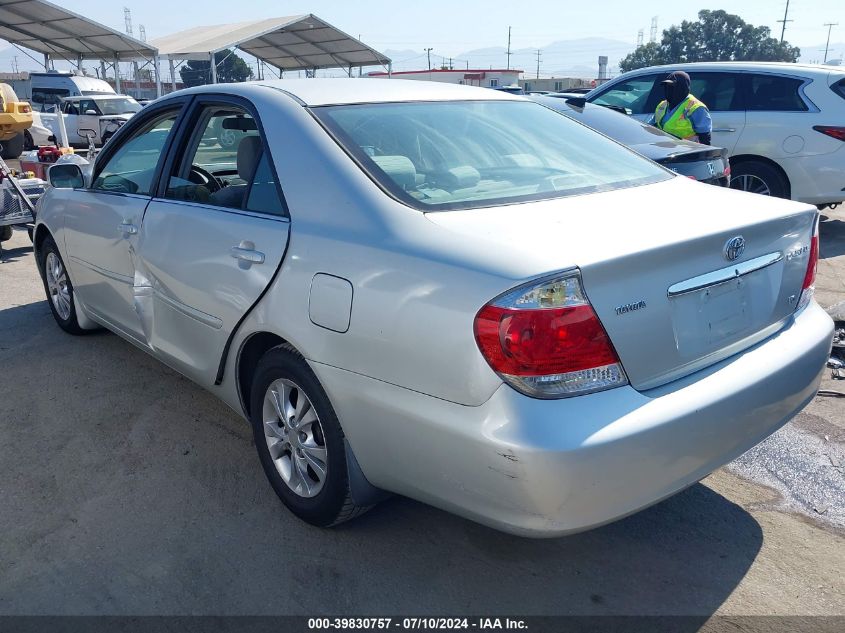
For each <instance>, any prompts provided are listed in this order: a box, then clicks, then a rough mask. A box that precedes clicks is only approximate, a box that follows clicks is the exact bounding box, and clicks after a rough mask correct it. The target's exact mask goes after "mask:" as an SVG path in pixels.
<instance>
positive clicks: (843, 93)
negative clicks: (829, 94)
mask: <svg viewBox="0 0 845 633" xmlns="http://www.w3.org/2000/svg"><path fill="white" fill-rule="evenodd" d="M831 88H832V89H833V92H835V93H836V94H838V95H839V96H840V97H842V98H843V99H845V79H842V80H840V81H838V82H837V83H835V84H833V85H832V86H831Z"/></svg>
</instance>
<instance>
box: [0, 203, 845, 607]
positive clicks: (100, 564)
mask: <svg viewBox="0 0 845 633" xmlns="http://www.w3.org/2000/svg"><path fill="white" fill-rule="evenodd" d="M827 215H828V219H826V221H825V222H823V223H822V233H821V236H822V237H821V256H822V260H821V263H820V267H819V279H818V294H817V296H818V298H819V301H820V303H822V305H824V306H828V305H832V304H834V303H837V302H840V301H843V300H844V299H845V214H843V213H842V211H841V209H840V210H837V211H834V212H829V213H828V214H827ZM4 246H5V247H6V248H7V249H8V250H7V251H6V255H5V259H4V262H3V263H0V615H3V614H85V615H91V614H96V615H102V614H110V615H146V614H194V615H197V614H214V615H236V614H297V615H318V614H326V613H329V614H346V615H352V614H370V615H373V614H397V613H415V614H444V613H452V614H462V613H475V614H489V613H497V614H510V615H529V614H545V615H549V614H583V615H589V614H600V615H611V614H684V615H700V616H703V617H705V616H709V615H711V614H714V613H715V614H727V615H756V614H768V615H771V614H782V615H837V614H838V615H845V598H843V596H845V575H843V573H842V570H843V569H845V547H843V545H845V528H843V505H845V494H843V482H844V481H845V475H843V469H842V467H841V466H842V458H843V447H845V415H843V413H845V399H842V398H835V397H817V398H816V399H815V400H814V401H813V402H812V403H811V404H810V405H809V406H808V407H807V409H806V410H805V411H804V412H803V413H801V414H800V415H799V416H797V418H795V420H793V421H792V422H791V423H790V424H788V425H787V426H786V427H784V429H783V430H781V431H779V432H778V433H777V434H775V435H774V436H772V438H770V439H769V440H767V441H766V442H764V443H763V444H761V445H759V446H758V447H757V448H755V449H753V450H752V451H750V452H749V453H747V454H746V455H744V456H743V457H741V458H740V459H739V460H737V461H736V462H734V463H733V464H731V465H730V466H729V467H727V468H724V469H721V470H719V471H717V472H716V473H714V474H713V475H711V476H709V477H708V478H706V479H705V480H704V481H703V482H702V483H700V484H697V485H695V486H693V487H691V488H689V489H688V490H686V491H684V492H682V493H680V494H678V495H676V496H674V497H672V498H670V499H668V500H666V501H664V502H663V503H661V504H659V505H657V506H654V507H652V508H650V509H647V510H645V511H643V512H640V513H638V514H636V515H634V516H631V517H629V518H627V519H624V520H622V521H618V522H616V523H613V524H611V525H608V526H605V527H603V528H600V529H596V530H593V531H590V532H586V533H582V534H578V535H574V536H570V537H567V538H561V539H554V540H542V541H536V540H527V539H522V538H518V537H514V536H509V535H506V534H502V533H499V532H496V531H494V530H491V529H488V528H485V527H482V526H480V525H478V524H475V523H472V522H470V521H467V520H464V519H461V518H458V517H455V516H453V515H450V514H447V513H445V512H442V511H440V510H436V509H434V508H431V507H429V506H426V505H423V504H421V503H417V502H415V501H411V500H409V499H405V498H400V497H394V498H392V499H390V500H388V501H386V502H384V503H382V504H381V505H379V506H378V507H376V508H375V509H373V510H371V511H370V512H369V513H367V514H365V515H364V516H362V517H360V518H358V519H357V520H355V521H353V522H350V523H348V524H345V525H343V526H340V527H338V528H335V529H332V530H321V529H317V528H313V527H310V526H308V525H306V524H304V523H302V522H300V521H298V520H297V519H295V518H294V517H293V516H292V515H290V514H289V513H288V512H287V511H286V510H285V509H284V507H283V506H282V505H281V503H280V502H279V500H278V499H277V497H276V496H275V494H274V493H273V491H272V490H271V488H270V486H269V484H268V483H267V481H266V479H265V478H264V475H263V473H262V471H261V468H260V466H259V463H258V460H257V458H256V455H255V450H254V447H253V443H252V436H251V433H250V429H249V427H248V425H247V423H246V422H244V421H243V420H242V419H241V418H240V417H239V416H238V415H237V414H235V413H234V412H232V411H231V410H229V409H228V408H226V407H225V406H224V405H223V404H221V403H220V402H219V401H218V400H216V399H215V398H214V397H213V396H211V395H210V394H208V393H207V392H205V391H204V390H202V389H200V388H199V387H197V386H195V385H194V384H193V383H191V382H189V381H188V380H187V379H185V378H183V377H181V376H180V375H179V374H177V373H175V372H174V371H172V370H170V369H168V368H167V367H165V366H164V365H162V364H161V363H159V362H157V361H156V360H154V359H152V358H151V357H149V356H148V355H146V354H145V353H144V352H142V351H140V350H138V349H136V348H134V347H133V346H131V345H129V344H128V343H126V342H124V341H123V340H122V339H120V338H119V337H117V336H115V335H112V334H109V333H105V332H102V333H95V334H92V335H89V336H84V337H72V336H69V335H66V334H65V333H63V332H62V331H61V330H60V329H59V328H58V327H57V326H56V325H55V323H54V322H53V319H52V316H51V314H50V311H49V308H48V307H47V303H46V301H45V299H44V290H43V287H42V285H41V283H40V280H39V277H38V273H37V271H36V268H35V264H34V258H33V254H32V248H31V244H30V243H29V240H28V238H27V236H26V233H23V232H16V233H15V235H14V237H13V239H12V240H11V241H10V242H6V243H4ZM823 387H825V388H828V389H838V390H839V391H843V390H845V381H833V380H831V379H829V378H826V379H825V383H824V384H823ZM837 462H838V463H839V466H837V465H836V464H837Z"/></svg>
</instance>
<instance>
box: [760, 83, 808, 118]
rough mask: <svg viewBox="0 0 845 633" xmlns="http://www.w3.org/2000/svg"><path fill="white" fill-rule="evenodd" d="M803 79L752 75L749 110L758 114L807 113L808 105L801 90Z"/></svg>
mask: <svg viewBox="0 0 845 633" xmlns="http://www.w3.org/2000/svg"><path fill="white" fill-rule="evenodd" d="M803 83H804V81H803V80H802V79H794V78H792V77H778V76H776V75H751V77H750V84H749V86H748V108H747V109H748V110H752V111H757V112H806V111H807V110H809V108H808V107H807V104H806V103H804V100H803V99H802V98H801V95H800V93H799V90H800V89H801V85H802V84H803Z"/></svg>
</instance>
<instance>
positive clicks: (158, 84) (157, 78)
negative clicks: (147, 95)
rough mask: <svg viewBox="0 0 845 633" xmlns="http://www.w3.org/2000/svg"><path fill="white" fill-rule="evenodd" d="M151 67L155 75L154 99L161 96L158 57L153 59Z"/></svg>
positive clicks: (159, 61) (159, 62)
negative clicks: (153, 67)
mask: <svg viewBox="0 0 845 633" xmlns="http://www.w3.org/2000/svg"><path fill="white" fill-rule="evenodd" d="M153 66H155V73H156V99H158V98H159V97H160V96H161V59H160V58H159V56H158V55H155V56H154V57H153Z"/></svg>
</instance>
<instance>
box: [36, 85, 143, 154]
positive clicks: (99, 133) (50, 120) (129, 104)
mask: <svg viewBox="0 0 845 633" xmlns="http://www.w3.org/2000/svg"><path fill="white" fill-rule="evenodd" d="M141 107H142V106H141V104H140V103H138V102H137V101H135V99H133V98H132V97H128V96H126V95H108V94H103V95H91V96H82V97H65V98H64V99H62V100H61V101H60V102H59V104H58V108H57V110H59V111H60V112H57V111H56V110H54V111H52V112H40V113H39V116H40V119H41V124H42V125H43V126H44V127H45V128H47V129H49V130H50V132H51V134H53V135H54V136H55V137H56V141H57V142H60V136H59V125H58V117H59V116H64V119H65V128H66V129H67V135H68V142H69V143H70V145H72V146H73V147H81V148H85V147H88V138H87V137H86V135H85V131H86V130H91V131H93V132H94V144H95V145H97V146H100V145H102V144H103V143H105V142H106V141H107V140H109V137H110V136H111V135H112V134H114V133H115V132H116V131H117V130H118V129H120V127H121V126H122V125H123V124H124V123H126V122H127V121H128V120H129V119H130V118H131V117H132V115H134V114H135V113H136V112H138V111H139V110H140V109H141ZM39 140H40V139H39ZM37 144H41V143H37Z"/></svg>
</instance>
